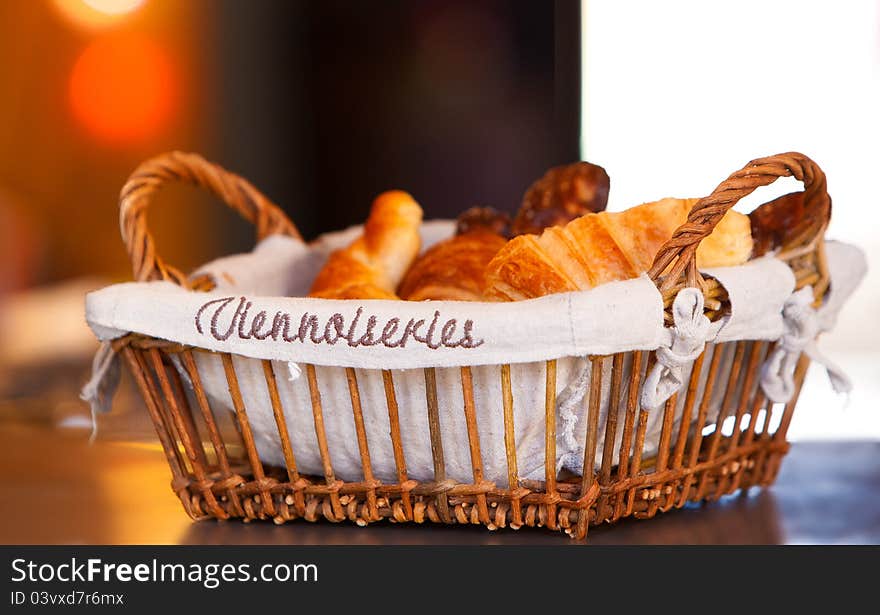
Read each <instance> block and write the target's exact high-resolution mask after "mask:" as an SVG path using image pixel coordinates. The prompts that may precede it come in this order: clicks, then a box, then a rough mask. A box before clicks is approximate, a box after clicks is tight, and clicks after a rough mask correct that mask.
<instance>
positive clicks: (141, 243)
mask: <svg viewBox="0 0 880 615" xmlns="http://www.w3.org/2000/svg"><path fill="white" fill-rule="evenodd" d="M172 181H181V182H184V183H187V184H191V185H193V186H197V187H200V188H205V189H206V190H208V191H209V192H211V193H212V194H214V195H216V196H217V197H219V198H220V200H221V201H223V202H224V203H225V204H226V205H228V206H229V207H231V208H232V209H234V210H235V211H237V212H238V213H239V214H241V216H242V217H243V218H244V219H245V220H247V221H248V222H251V223H252V224H253V225H254V226H256V231H257V240H258V241H259V240H261V239H263V238H265V237H268V236H269V235H275V234H279V235H287V236H289V237H296V238H298V239H301V236H300V234H299V231H298V230H297V228H296V226H295V225H294V224H293V222H291V221H290V219H289V218H288V217H287V215H286V214H285V213H284V212H283V211H282V210H281V209H280V208H279V207H278V206H277V205H275V204H274V203H272V202H271V201H270V200H269V199H268V198H266V197H265V196H264V195H263V194H262V193H261V192H260V191H259V190H257V189H256V188H254V187H253V186H252V185H251V184H250V182H248V181H247V180H245V179H243V178H241V177H239V176H238V175H235V174H234V173H230V172H229V171H227V170H225V169H223V168H222V167H221V166H219V165H217V164H214V163H212V162H208V161H207V160H205V159H204V158H202V157H201V156H199V155H198V154H190V153H185V152H168V153H165V154H160V155H159V156H156V157H155V158H151V159H150V160H147V161H145V162H143V163H142V164H141V165H140V166H138V167H137V168H136V169H135V170H134V172H133V173H132V174H131V176H130V177H129V178H128V181H126V182H125V185H124V186H123V187H122V192H121V193H120V195H119V226H120V231H121V233H122V240H123V242H125V247H126V249H127V250H128V256H129V258H130V259H131V266H132V271H133V272H134V278H135V280H137V281H138V282H143V281H148V280H170V281H172V282H175V283H177V284H179V285H180V286H183V287H184V288H191V282H190V281H189V279H188V278H187V276H186V275H185V274H183V273H181V272H180V271H179V270H178V269H176V268H175V267H172V266H171V265H168V264H167V263H166V262H165V261H164V260H163V259H162V257H160V256H159V255H158V254H157V253H156V246H155V242H154V241H153V236H152V235H151V234H150V231H149V230H148V228H147V208H148V207H149V205H150V203H151V202H152V200H153V198H154V197H155V195H156V193H157V192H158V191H159V189H160V188H161V187H162V186H163V185H164V184H166V183H168V182H172Z"/></svg>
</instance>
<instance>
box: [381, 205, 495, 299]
mask: <svg viewBox="0 0 880 615" xmlns="http://www.w3.org/2000/svg"><path fill="white" fill-rule="evenodd" d="M509 223H510V220H509V218H508V216H507V215H506V214H504V213H501V212H498V211H495V210H494V209H491V208H488V207H474V208H471V209H469V210H467V211H466V212H464V213H463V214H462V215H460V216H459V217H458V225H457V229H456V235H455V236H454V237H450V238H449V239H446V240H445V241H441V242H440V243H438V244H436V245H434V246H432V247H431V248H430V249H429V250H427V251H426V252H425V253H424V254H423V255H421V256H420V257H419V258H418V259H417V260H416V262H415V263H413V266H412V267H410V269H409V271H408V272H407V273H406V275H405V276H404V278H403V281H402V282H401V283H400V287H399V288H398V289H397V294H398V295H399V296H400V298H401V299H405V300H408V301H425V300H427V299H432V300H434V301H441V300H453V301H481V300H482V298H483V286H484V285H485V277H484V276H485V272H486V265H488V264H489V261H491V260H492V258H493V257H494V256H495V255H496V254H497V253H498V251H499V250H500V249H501V248H503V247H504V245H505V244H506V243H507V238H506V235H507V232H508V227H509Z"/></svg>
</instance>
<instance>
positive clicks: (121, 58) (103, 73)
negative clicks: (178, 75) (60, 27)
mask: <svg viewBox="0 0 880 615" xmlns="http://www.w3.org/2000/svg"><path fill="white" fill-rule="evenodd" d="M175 90H176V80H175V76H174V69H173V66H172V64H171V61H170V60H169V59H168V57H167V55H166V54H165V52H164V51H163V50H162V49H161V48H160V47H159V46H158V45H156V44H155V43H153V42H152V41H150V40H148V39H145V38H142V37H139V36H134V35H114V36H108V37H104V38H100V39H98V40H96V41H94V42H93V43H91V44H90V45H89V46H88V47H87V48H86V49H85V51H83V52H82V54H81V55H80V56H79V58H78V59H77V61H76V64H75V65H74V67H73V72H72V74H71V76H70V103H71V106H72V107H73V113H74V116H75V117H76V118H77V119H78V120H79V121H80V122H81V123H82V124H83V125H84V126H85V127H86V128H87V129H88V130H89V131H90V132H91V133H93V134H94V135H95V136H97V137H99V138H101V139H103V140H105V141H109V142H115V143H125V142H128V143H130V142H136V141H143V140H145V139H147V138H148V137H150V136H153V135H155V134H156V133H158V132H159V131H160V130H161V129H162V128H163V127H164V126H165V125H166V124H167V123H168V121H169V119H170V117H171V115H172V112H173V110H174V109H173V108H174V102H175V98H176V91H175Z"/></svg>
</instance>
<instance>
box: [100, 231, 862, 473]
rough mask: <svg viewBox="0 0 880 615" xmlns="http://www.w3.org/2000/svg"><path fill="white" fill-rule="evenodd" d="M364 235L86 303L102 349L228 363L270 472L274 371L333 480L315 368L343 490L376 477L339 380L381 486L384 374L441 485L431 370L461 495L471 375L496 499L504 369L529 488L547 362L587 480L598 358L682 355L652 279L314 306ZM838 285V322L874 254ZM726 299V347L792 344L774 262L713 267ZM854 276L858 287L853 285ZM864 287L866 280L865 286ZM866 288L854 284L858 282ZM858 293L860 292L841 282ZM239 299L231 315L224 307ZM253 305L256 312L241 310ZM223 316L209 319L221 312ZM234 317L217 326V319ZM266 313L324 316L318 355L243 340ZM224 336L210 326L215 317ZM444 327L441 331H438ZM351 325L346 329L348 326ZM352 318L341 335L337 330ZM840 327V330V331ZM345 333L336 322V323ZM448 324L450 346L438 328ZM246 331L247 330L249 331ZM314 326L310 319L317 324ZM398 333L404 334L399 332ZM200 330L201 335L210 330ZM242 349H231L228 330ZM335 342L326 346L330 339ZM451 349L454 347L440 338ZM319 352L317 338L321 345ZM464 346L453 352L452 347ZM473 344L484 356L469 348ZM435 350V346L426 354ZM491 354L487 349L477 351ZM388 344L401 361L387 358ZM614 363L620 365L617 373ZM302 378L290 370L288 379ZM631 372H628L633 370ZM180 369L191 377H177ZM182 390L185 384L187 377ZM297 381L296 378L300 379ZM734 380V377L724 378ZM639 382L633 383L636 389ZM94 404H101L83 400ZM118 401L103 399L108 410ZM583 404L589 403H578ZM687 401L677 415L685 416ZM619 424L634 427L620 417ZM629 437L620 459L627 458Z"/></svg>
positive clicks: (422, 469)
mask: <svg viewBox="0 0 880 615" xmlns="http://www.w3.org/2000/svg"><path fill="white" fill-rule="evenodd" d="M453 228H454V226H453V223H452V222H449V221H433V222H427V223H425V224H424V225H423V243H424V245H425V246H430V245H432V244H433V243H435V242H436V241H438V240H439V239H442V238H443V237H446V236H448V235H450V234H451V233H452V232H453ZM359 232H360V228H359V227H353V228H351V229H348V230H346V231H342V232H338V233H332V234H328V235H325V236H322V238H320V239H319V240H318V241H316V242H313V243H312V244H308V245H306V244H303V243H302V242H300V241H298V240H294V239H290V238H286V237H280V236H274V237H269V238H267V239H265V240H264V241H262V242H260V244H259V245H258V246H257V247H256V248H255V250H254V251H253V252H252V253H249V254H242V255H235V256H231V257H225V258H222V259H218V260H217V261H214V262H212V263H210V264H208V265H206V266H205V267H203V268H202V269H201V270H200V271H202V272H211V273H212V274H214V277H215V279H216V280H217V283H218V286H217V288H216V289H215V290H214V291H212V292H210V293H195V292H188V291H185V290H183V289H181V288H179V287H177V286H176V285H174V284H171V283H168V282H149V283H129V284H118V285H114V286H110V287H107V288H105V289H102V290H99V291H96V292H94V293H90V294H89V295H88V297H87V299H86V316H87V320H88V322H89V325H90V326H91V327H92V329H93V331H94V332H95V333H96V335H97V336H98V337H99V339H101V340H104V341H106V340H110V339H113V338H115V337H118V336H120V335H124V334H125V333H128V332H129V331H134V332H138V333H143V334H146V335H150V336H153V337H157V338H161V339H168V340H173V341H177V342H181V343H184V344H191V345H194V346H199V347H203V348H209V349H212V350H217V351H223V352H231V353H234V354H235V355H240V356H236V357H235V358H234V364H235V367H236V372H237V375H238V378H239V384H240V387H241V389H242V394H243V396H244V399H245V400H246V404H247V411H248V417H249V420H250V423H251V427H252V429H253V432H254V437H255V441H256V445H257V449H258V452H259V455H260V457H261V458H262V459H263V460H264V461H266V462H269V463H273V464H277V465H283V462H284V460H283V456H282V453H281V446H280V440H279V438H278V434H277V426H276V424H275V420H274V416H273V412H272V407H271V403H270V401H269V398H268V393H267V391H266V386H265V380H264V376H263V372H262V367H261V366H260V363H259V361H255V360H249V359H247V358H245V357H251V358H253V359H270V360H272V361H273V362H275V368H276V373H277V374H278V375H279V382H278V383H279V389H280V394H281V398H282V404H283V406H284V411H285V416H286V418H287V423H288V429H289V430H290V434H291V439H292V443H293V448H294V452H295V454H296V456H297V464H298V466H299V469H300V471H302V472H305V473H313V474H321V473H322V468H323V466H322V462H321V459H320V455H319V452H318V445H317V438H316V436H315V433H314V425H313V418H312V412H311V402H310V396H309V391H308V385H307V382H306V379H305V378H297V377H296V376H297V374H298V373H299V370H298V369H297V367H296V364H297V363H313V364H315V365H316V366H318V367H317V377H318V383H319V388H320V392H321V396H322V401H323V407H324V422H325V428H326V430H327V438H328V442H329V443H330V454H331V459H332V464H333V467H334V470H335V471H336V474H337V476H338V477H339V478H342V479H343V480H360V479H362V478H363V475H362V470H361V461H360V453H359V449H358V446H357V438H356V435H355V429H354V421H353V418H352V414H351V401H350V398H349V394H348V384H347V380H346V377H345V372H344V370H343V369H341V368H342V367H354V368H357V369H356V374H357V376H358V384H359V387H360V392H361V398H362V403H363V412H364V419H365V423H366V429H367V439H368V442H369V447H370V455H371V460H372V464H373V470H374V472H375V474H376V476H377V477H378V478H379V479H380V480H385V481H389V480H396V466H395V465H394V457H393V451H392V448H391V441H390V438H389V436H388V434H389V429H390V426H389V420H388V411H387V406H386V401H385V394H384V386H383V381H382V376H381V372H380V369H391V370H394V382H395V393H396V396H397V400H398V403H399V415H400V422H401V433H402V436H403V447H404V452H405V457H406V465H407V470H408V474H409V476H410V477H411V478H414V479H416V480H430V479H432V478H433V462H432V456H431V447H430V437H429V431H428V423H427V413H426V407H427V406H426V399H425V384H424V374H423V371H422V370H421V369H417V368H421V367H437V368H438V369H437V372H436V373H437V385H438V397H439V402H440V408H441V418H440V420H441V425H442V435H443V448H444V453H445V461H446V471H447V475H448V476H449V477H450V478H452V479H454V480H459V481H470V480H472V479H473V475H472V468H471V460H470V449H469V446H468V439H467V428H466V424H465V418H464V413H463V410H462V408H463V402H462V390H461V381H460V372H459V370H458V369H456V368H457V367H459V366H462V365H471V366H475V367H474V369H473V377H474V385H475V386H474V394H475V402H476V409H477V410H476V411H477V416H478V430H479V435H480V447H481V452H482V461H483V466H484V476H485V479H486V480H489V481H493V482H496V483H497V484H498V485H499V486H503V485H506V483H507V466H506V458H505V452H504V435H503V434H504V424H503V416H502V411H501V410H502V402H501V390H500V379H499V368H498V365H499V364H501V363H511V364H512V365H511V379H512V386H513V395H514V424H515V438H516V442H517V458H518V462H519V470H520V476H521V477H522V478H526V479H541V478H543V464H544V435H543V431H544V369H545V368H544V363H543V361H545V360H547V359H559V360H558V363H557V389H558V390H557V393H558V404H557V412H558V414H559V421H560V425H559V427H560V429H559V430H558V432H559V433H558V436H557V439H558V442H557V466H558V467H565V468H567V469H569V470H572V471H575V472H580V471H581V466H582V463H583V441H584V429H585V423H586V421H585V418H584V415H585V404H584V403H572V399H574V398H575V397H576V396H577V390H578V389H581V390H583V389H582V387H583V386H584V383H585V382H586V387H587V388H588V387H589V369H588V362H587V361H586V360H585V359H584V358H582V357H584V356H586V355H589V354H601V355H605V354H612V353H616V352H623V351H628V350H636V349H643V350H653V349H656V348H659V347H661V346H664V345H669V344H670V336H671V333H670V330H668V329H666V328H664V326H663V307H662V301H661V298H660V294H659V292H658V291H657V289H656V287H655V286H654V284H653V283H652V282H651V281H650V280H649V279H648V278H647V277H646V276H642V277H640V278H636V279H634V280H627V281H622V282H614V283H610V284H606V285H603V286H600V287H597V288H595V289H592V290H590V291H583V292H576V293H564V294H559V295H551V296H547V297H542V298H539V299H534V300H531V301H523V302H516V303H497V304H492V303H472V302H455V301H435V302H402V301H330V300H318V299H310V298H302V297H298V296H297V295H302V294H305V293H306V292H307V291H308V286H309V285H310V284H311V280H312V279H313V278H314V275H315V274H316V273H317V270H318V269H319V268H320V267H321V265H322V264H323V261H324V260H325V259H326V256H327V255H328V254H329V252H330V251H332V250H333V249H336V248H337V247H340V246H343V245H346V244H347V243H348V242H349V241H351V239H352V238H353V237H354V236H355V235H356V234H357V233H359ZM827 254H828V259H829V266H830V269H831V274H832V292H831V297H830V298H829V300H828V304H827V305H829V306H834V310H833V311H834V314H836V311H837V310H838V309H839V307H840V306H841V305H842V303H843V301H844V300H845V298H846V297H845V296H844V297H838V296H837V294H838V293H836V292H835V291H836V289H837V288H838V286H837V280H838V277H840V276H843V277H842V278H841V279H848V278H852V277H853V275H851V274H850V273H851V272H861V274H863V271H864V267H863V266H861V267H860V266H859V264H860V263H863V262H864V258H863V256H862V255H861V252H860V251H859V250H858V249H856V248H853V247H851V246H846V245H845V244H836V243H834V242H829V243H828V244H827ZM704 273H706V274H708V275H712V276H713V277H715V278H716V279H718V281H719V282H721V284H722V285H724V287H725V288H726V290H727V291H728V294H729V296H730V302H731V313H730V315H729V316H727V317H726V318H725V319H724V320H723V321H721V322H720V323H716V325H715V326H714V327H713V331H712V337H713V338H714V341H715V342H724V341H732V340H738V339H748V340H774V339H778V338H779V337H780V335H781V334H782V333H783V330H784V326H783V319H782V315H781V313H782V306H783V304H784V303H785V301H786V300H787V299H788V298H789V296H790V295H791V293H792V290H793V288H794V278H793V275H792V273H791V270H790V269H789V267H788V266H787V265H786V264H785V263H784V262H782V261H779V260H777V259H775V258H774V257H772V256H768V257H763V258H759V259H755V260H753V261H750V262H749V263H746V264H745V265H742V266H739V267H727V268H717V269H707V270H706V271H705V272H704ZM848 274H850V275H848ZM861 274H859V273H857V274H856V275H855V277H856V278H858V279H860V277H859V276H860V275H861ZM856 283H857V281H856ZM842 287H845V288H847V290H848V291H849V292H851V291H852V289H853V288H854V284H843V285H842ZM230 297H231V298H232V299H230V300H229V301H228V302H227V303H225V304H224V303H223V302H222V301H218V300H220V299H224V300H225V299H227V298H230ZM242 298H244V299H245V302H244V303H243V302H242V301H241V299H242ZM210 301H214V302H215V303H214V304H212V305H209V306H208V307H207V308H205V309H203V310H202V312H201V314H199V310H200V309H201V308H203V306H204V305H205V304H206V303H208V302H210ZM247 301H250V302H251V306H250V309H249V310H247V314H246V317H245V318H244V324H242V325H241V327H238V326H235V327H231V326H230V324H231V323H232V319H233V314H234V312H235V310H236V308H237V307H240V308H241V310H240V311H243V308H244V306H246V302H247ZM219 307H222V308H223V309H221V310H220V312H219V314H217V308H219ZM358 308H362V314H361V316H360V320H359V321H358V323H357V326H356V327H354V329H355V335H350V336H349V338H350V339H349V340H346V339H338V340H336V343H334V344H328V343H327V340H328V339H329V340H334V339H335V338H337V337H338V335H337V334H338V333H339V332H343V333H346V332H348V329H349V327H350V326H351V324H350V323H351V322H352V321H353V320H354V319H355V317H356V316H357V309H358ZM263 310H265V311H266V318H265V324H264V325H263V326H257V327H255V328H254V330H256V331H258V332H263V333H265V332H267V331H268V330H269V329H270V328H271V323H272V322H273V317H274V315H275V314H276V313H281V314H289V315H290V322H291V327H290V335H291V336H295V335H296V333H297V331H298V329H299V327H300V323H301V322H302V320H301V319H302V315H303V314H304V313H308V315H314V316H317V321H318V323H319V326H318V327H312V328H309V327H307V328H308V333H311V335H313V336H315V337H314V338H312V337H310V336H309V335H305V336H304V337H305V341H301V340H297V341H293V342H289V341H283V340H281V339H278V340H273V339H272V338H271V337H269V338H267V339H264V340H255V339H242V338H241V336H240V335H239V333H242V332H243V334H244V335H245V336H247V334H248V333H250V332H251V329H252V325H253V320H254V317H255V316H256V315H257V313H258V312H260V311H263ZM215 314H217V317H216V319H214V321H215V322H214V324H215V327H214V333H215V334H216V335H215V334H212V332H211V327H210V321H211V320H212V319H213V317H214V315H215ZM435 314H439V317H435ZM337 315H338V316H337ZM369 315H373V316H375V317H376V322H377V326H376V327H375V329H374V335H373V337H372V338H369V337H366V338H364V337H363V335H362V334H364V333H365V331H366V325H365V322H367V320H368V318H369ZM339 316H341V317H342V319H343V320H344V326H340V325H339V321H338V317H339ZM394 318H397V319H399V321H398V323H399V326H398V327H397V328H396V331H395V333H394V335H389V336H388V337H387V338H386V341H388V342H389V345H388V346H386V345H384V344H382V343H377V344H376V345H372V346H364V345H356V346H355V347H353V346H352V344H350V343H348V342H349V341H351V340H355V341H356V340H358V339H367V340H368V341H373V342H375V341H377V339H378V338H379V337H380V333H381V328H382V327H384V326H385V325H386V323H388V322H389V320H391V319H394ZM829 318H830V320H832V321H833V317H829ZM334 319H336V320H334ZM453 319H454V320H455V323H454V325H448V328H447V332H450V331H451V333H450V334H449V335H446V336H443V335H442V333H438V332H441V329H442V327H443V325H444V324H446V323H449V322H450V321H452V320H453ZM239 320H242V319H239ZM420 320H423V321H425V322H424V323H423V324H422V325H421V326H420V327H415V331H416V334H417V335H418V336H419V337H421V338H422V340H427V341H426V342H425V341H421V340H419V339H417V337H416V336H410V337H409V338H408V339H407V342H406V345H405V347H404V348H401V347H395V346H393V344H394V342H395V341H398V340H399V339H400V337H401V336H402V335H405V333H406V329H405V323H408V322H410V321H413V322H417V321H420ZM432 320H436V321H437V326H436V327H435V331H434V336H433V337H431V336H429V335H427V329H428V327H429V326H430V323H431V321H432ZM467 321H471V323H472V325H471V327H470V338H468V336H467V335H464V333H465V332H466V326H465V323H466V322H467ZM306 322H307V323H308V320H307V319H306ZM391 328H392V329H393V327H391ZM200 330H201V332H200ZM227 330H228V331H229V332H230V335H229V337H228V338H226V339H217V338H218V337H221V338H222V337H223V335H224V334H225V333H226V332H227ZM328 333H329V336H325V337H322V335H324V334H328ZM441 338H442V339H441ZM313 339H317V340H318V342H317V343H315V342H314V341H313ZM443 340H445V341H447V342H449V343H450V344H455V343H456V342H458V341H461V340H463V341H464V342H465V343H464V344H463V345H459V346H456V347H448V346H442V345H440V342H441V341H443ZM468 341H470V345H471V346H474V347H467V345H468ZM429 342H433V344H431V346H438V347H436V348H433V347H431V346H429ZM477 342H481V343H479V344H478V343H477ZM389 346H390V347H389ZM730 351H731V349H725V352H726V354H727V355H728V356H725V357H724V358H723V364H722V367H724V366H725V365H727V364H729V361H730V360H731V357H732V352H730ZM195 356H196V362H197V364H198V367H199V373H200V375H201V377H202V381H203V385H204V387H205V391H206V393H207V395H208V397H209V399H210V401H211V403H212V407H214V408H215V411H217V409H218V408H226V409H227V410H228V411H230V412H231V411H232V406H231V400H230V398H229V393H228V388H227V382H226V377H225V373H224V371H223V367H222V364H221V361H220V358H219V356H217V355H212V354H205V353H196V354H195ZM606 361H610V358H609V359H606ZM111 363H112V360H111V359H106V360H105V362H104V363H103V364H102V365H100V366H99V365H97V362H96V379H95V381H93V382H92V383H90V386H91V393H92V397H93V399H94V398H95V397H98V395H96V394H95V393H96V391H98V390H100V386H99V382H98V381H100V379H101V378H100V374H101V372H112V367H111ZM288 366H292V367H293V369H290V370H289V369H288ZM626 367H627V371H628V369H629V366H628V365H627V366H626ZM690 367H691V364H690V363H688V364H687V365H685V366H683V369H682V374H681V377H682V378H683V380H684V381H685V382H686V381H687V379H688V377H689V374H690ZM178 368H179V366H178ZM610 371H611V370H610V366H609V368H608V369H606V370H605V372H604V373H605V374H606V376H605V378H604V379H603V383H602V389H603V395H602V397H603V404H602V407H601V408H600V421H599V424H600V433H599V436H598V442H599V448H598V451H597V457H596V462H597V463H598V461H599V460H601V455H602V444H603V442H604V425H605V416H606V414H607V411H608V407H607V406H608V404H607V399H608V390H609V389H610ZM181 373H182V375H183V377H184V380H188V378H187V375H186V372H185V371H184V370H181ZM288 373H290V374H291V375H292V378H291V379H290V380H288V379H287V377H286V376H287V374H288ZM722 373H724V372H723V370H722ZM624 382H626V375H625V377H624ZM723 388H724V387H722V386H720V383H719V386H718V387H716V389H715V391H714V392H713V395H712V398H713V399H712V403H711V404H710V411H709V417H708V419H707V420H708V421H711V420H712V419H713V418H714V416H715V415H717V412H718V406H719V403H720V398H721V393H722V392H723ZM84 394H85V395H88V392H86V391H84ZM108 396H109V394H106V393H105V399H104V401H105V404H106V400H107V398H108ZM575 401H579V400H575ZM681 405H682V403H680V404H679V415H680V410H681ZM621 421H622V417H621ZM661 421H662V412H652V413H651V415H650V419H649V421H648V430H647V434H646V443H647V444H646V449H647V450H646V454H650V451H651V448H652V447H653V448H656V444H657V439H658V438H659V430H660V427H661ZM620 435H621V434H620V430H619V431H618V438H617V443H616V446H615V455H614V460H615V462H616V456H617V452H616V451H617V446H619V440H620Z"/></svg>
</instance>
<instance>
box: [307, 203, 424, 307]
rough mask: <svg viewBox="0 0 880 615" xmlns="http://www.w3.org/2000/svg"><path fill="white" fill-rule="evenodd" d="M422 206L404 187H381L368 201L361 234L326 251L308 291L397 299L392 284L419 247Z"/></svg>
mask: <svg viewBox="0 0 880 615" xmlns="http://www.w3.org/2000/svg"><path fill="white" fill-rule="evenodd" d="M421 221H422V208H421V207H419V204H418V203H416V202H415V201H414V200H413V198H412V197H411V196H410V195H409V194H407V193H406V192H401V191H399V190H392V191H389V192H383V193H382V194H380V195H379V196H378V197H376V200H375V201H373V207H372V209H371V210H370V216H369V218H368V219H367V223H366V224H365V225H364V232H363V234H362V235H361V236H360V237H358V238H357V239H355V240H354V242H352V243H351V245H349V246H348V247H347V248H343V249H341V250H337V251H335V252H333V253H332V254H331V255H330V258H328V259H327V263H326V264H325V265H324V267H323V269H321V271H320V272H319V273H318V276H317V277H316V278H315V281H314V282H313V283H312V289H311V291H310V292H309V296H310V297H322V298H324V299H397V298H398V297H397V295H395V293H394V290H395V288H397V285H398V284H399V283H400V280H401V278H402V277H403V274H404V273H405V272H406V270H407V269H408V268H409V266H410V264H412V262H413V260H414V259H415V257H416V255H418V253H419V249H420V247H421V240H420V238H419V224H421Z"/></svg>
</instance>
